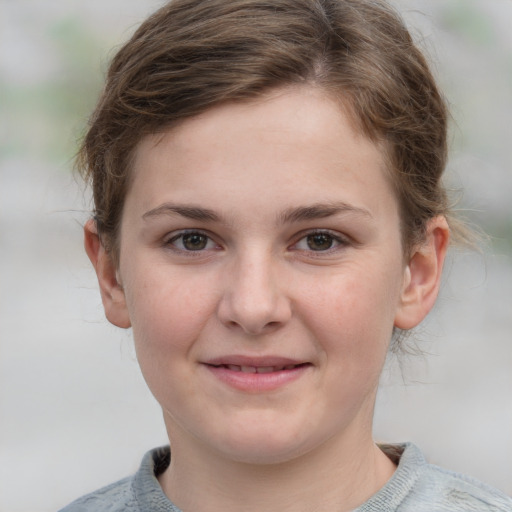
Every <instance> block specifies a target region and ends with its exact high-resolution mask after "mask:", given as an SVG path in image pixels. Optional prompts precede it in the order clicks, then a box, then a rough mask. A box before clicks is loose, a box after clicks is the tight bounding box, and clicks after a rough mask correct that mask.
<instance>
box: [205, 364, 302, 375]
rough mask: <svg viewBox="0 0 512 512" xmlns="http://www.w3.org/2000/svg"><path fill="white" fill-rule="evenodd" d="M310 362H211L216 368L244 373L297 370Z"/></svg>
mask: <svg viewBox="0 0 512 512" xmlns="http://www.w3.org/2000/svg"><path fill="white" fill-rule="evenodd" d="M309 364H310V363H298V364H286V365H276V366H250V365H238V364H211V365H209V366H213V367H214V368H225V369H227V370H230V371H232V372H242V373H275V372H281V371H285V370H286V371H288V370H295V369H296V368H299V367H302V366H308V365H309Z"/></svg>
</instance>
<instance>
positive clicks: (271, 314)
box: [218, 255, 292, 336]
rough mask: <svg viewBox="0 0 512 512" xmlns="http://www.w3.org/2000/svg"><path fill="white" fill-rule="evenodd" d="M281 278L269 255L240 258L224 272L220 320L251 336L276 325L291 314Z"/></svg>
mask: <svg viewBox="0 0 512 512" xmlns="http://www.w3.org/2000/svg"><path fill="white" fill-rule="evenodd" d="M281 270H282V269H281ZM284 281H285V276H283V274H282V272H280V268H279V265H277V264H275V263H273V262H272V257H271V256H265V257H263V256H261V257H258V256H254V255H253V256H248V257H245V258H240V259H239V260H237V261H236V262H235V263H234V264H233V266H232V267H231V268H230V269H229V272H228V275H226V276H225V281H224V283H223V294H222V298H221V300H220V302H219V306H218V316H219V319H220V321H221V322H222V323H223V324H224V325H226V326H228V327H229V328H238V329H241V330H242V331H243V332H244V333H246V334H249V335H253V336H256V335H261V334H268V333H270V332H273V331H275V330H277V329H279V328H280V327H282V326H283V325H284V324H286V322H287V321H288V320H289V319H290V318H291V315H292V308H291V303H290V299H289V297H288V296H287V294H286V292H285V290H284V285H285V283H284Z"/></svg>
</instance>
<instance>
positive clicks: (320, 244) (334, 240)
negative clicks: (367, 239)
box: [294, 231, 347, 252]
mask: <svg viewBox="0 0 512 512" xmlns="http://www.w3.org/2000/svg"><path fill="white" fill-rule="evenodd" d="M346 244H347V241H346V240H344V239H343V238H342V237H341V236H337V235H334V234H333V233H330V232H329V231H316V232H314V233H309V234H308V235H306V236H305V237H303V238H301V239H300V240H299V241H298V242H297V243H296V244H295V246H294V248H295V249H296V250H299V251H314V252H326V251H329V250H330V249H335V248H337V247H339V246H340V245H346Z"/></svg>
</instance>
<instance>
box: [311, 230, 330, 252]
mask: <svg viewBox="0 0 512 512" xmlns="http://www.w3.org/2000/svg"><path fill="white" fill-rule="evenodd" d="M334 242H335V240H334V238H333V237H332V236H331V235H329V234H328V233H314V234H312V235H308V236H307V237H306V243H307V245H308V249H310V250H312V251H327V250H328V249H331V248H332V246H333V245H334Z"/></svg>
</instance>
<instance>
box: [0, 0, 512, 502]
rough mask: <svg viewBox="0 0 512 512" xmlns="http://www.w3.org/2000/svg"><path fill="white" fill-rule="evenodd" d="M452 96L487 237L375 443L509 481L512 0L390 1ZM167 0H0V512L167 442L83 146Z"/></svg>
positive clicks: (110, 477) (378, 423)
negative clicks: (116, 57)
mask: <svg viewBox="0 0 512 512" xmlns="http://www.w3.org/2000/svg"><path fill="white" fill-rule="evenodd" d="M393 3H395V4H396V5H397V7H398V8H399V9H400V10H401V12H402V13H403V15H404V17H405V18H406V20H407V21H408V24H409V26H410V27H411V28H412V31H413V33H414V34H415V36H416V38H417V39H418V40H419V41H420V44H421V46H423V48H425V49H426V51H427V53H428V54H429V55H430V56H431V59H432V60H433V62H434V69H435V72H436V75H437V76H438V78H439V81H440V83H441V86H442V88H443V89H444V91H445V93H446V95H447V97H448V100H449V102H450V104H451V107H452V114H453V122H452V130H451V148H452V152H451V159H450V162H449V166H448V167H449V170H448V176H447V180H448V183H449V185H450V187H451V188H453V189H456V190H459V189H464V193H463V194H461V195H460V201H459V208H460V209H461V210H463V211H464V214H465V216H466V217H468V218H469V219H470V220H471V221H472V222H475V223H476V224H478V225H480V226H482V227H483V228H484V230H485V231H486V232H487V233H488V234H489V235H490V241H489V242H488V243H487V245H486V246H485V247H484V250H483V252H482V254H477V253H469V252H464V251H454V252H453V253H452V255H451V256H450V262H449V264H448V268H447V271H446V276H445V283H444V286H443V291H442V295H441V298H440V300H439V301H438V305H437V307H436V309H435V311H434V312H433V313H432V314H431V315H430V317H429V319H428V320H427V321H426V323H425V325H424V326H422V327H421V328H420V329H419V330H418V331H417V333H416V334H415V336H414V337H413V338H412V339H411V340H410V343H413V344H415V345H417V346H418V347H419V348H420V349H421V350H422V351H423V352H424V353H425V354H424V355H423V356H410V357H405V358H402V360H401V361H397V360H393V359H391V358H390V361H389V364H388V366H387V368H386V370H385V372H384V375H383V379H382V387H381V390H380V394H379V399H378V404H377V412H376V419H375V434H376V438H377V439H378V440H382V441H390V442H392V441H395V442H397V441H406V440H410V441H414V442H415V443H417V444H419V445H420V446H421V448H422V449H423V450H424V451H425V453H426V454H427V456H428V458H429V460H430V461H432V462H434V463H436V464H439V465H442V466H445V467H448V468H451V469H454V470H457V471H460V472H464V473H468V474H470V475H473V476H475V477H477V478H479V479H481V480H484V481H486V482H488V483H490V484H492V485H494V486H496V487H498V488H501V489H502V490H503V491H505V492H507V493H509V494H512V199H511V198H512V143H511V142H512V139H511V137H512V31H511V30H510V28H511V26H512V25H511V22H512V2H510V1H508V0H395V1H394V2H393ZM161 4H162V1H161V0H158V1H157V0H109V1H108V2H106V1H104V0H88V1H87V2H82V1H80V0H53V1H52V2H41V1H38V0H0V511H1V512H46V511H48V512H49V511H55V510H57V509H58V508H60V507H61V506H63V505H65V504H66V503H68V502H69V501H71V500H73V499H74V498H76V497H78V496H80V495H82V494H84V493H86V492H89V491H92V490H94V489H96V488H98V487H100V486H103V485H105V484H107V483H110V482H112V481H114V480H117V479H119V478H121V477H124V476H126V475H128V474H131V473H133V472H134V471H135V470H136V468H137V467H138V464H139V462H140V459H141V457H142V455H143V453H144V452H145V451H146V450H148V449H150V448H152V447H154V446H157V445H160V444H164V443H166V436H165V431H164V428H163V422H162V420H161V415H160V411H159V408H158V406H157V404H156V402H155V401H154V399H153V398H152V396H151V395H150V393H149V391H147V389H146V386H145V384H144V382H143V379H142V377H141V375H140V373H139V370H138V367H137V363H136V360H135V357H134V351H133V348H132V342H131V339H130V333H129V332H123V331H121V330H119V329H116V328H114V327H112V326H110V325H109V324H108V323H107V322H106V320H105V319H104V315H103V311H102V306H101V301H100V296H99V292H98V290H97V286H96V282H95V277H94V275H93V272H92V269H91V268H90V265H89V262H88V261H87V260H86V256H85V254H84V252H83V250H82V232H81V225H82V223H83V222H84V220H85V219H86V218H87V216H88V211H89V208H90V201H89V194H88V192H87V191H85V190H84V188H83V186H82V185H81V184H80V183H79V181H78V180H77V179H76V178H75V177H74V176H73V174H72V167H73V155H74V152H75V150H76V141H77V139H78V138H79V137H80V135H81V134H82V133H83V130H84V127H85V124H86V119H87V116H88V113H89V112H90V110H91V109H92V107H93V105H94V103H95V98H96V96H97V94H98V91H99V89H100V87H101V84H102V79H103V75H104V72H105V69H106V66H107V62H108V60H109V57H110V56H112V54H113V50H112V48H115V47H116V46H118V45H119V44H120V43H121V42H122V41H124V40H125V39H126V38H128V37H129V36H130V34H131V33H132V31H133V30H134V28H135V27H136V26H137V25H138V24H139V23H140V22H141V21H142V20H143V19H144V17H145V16H146V15H147V14H148V13H150V12H152V11H153V10H154V9H156V8H157V7H158V6H160V5H161Z"/></svg>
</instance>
